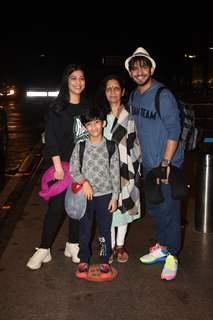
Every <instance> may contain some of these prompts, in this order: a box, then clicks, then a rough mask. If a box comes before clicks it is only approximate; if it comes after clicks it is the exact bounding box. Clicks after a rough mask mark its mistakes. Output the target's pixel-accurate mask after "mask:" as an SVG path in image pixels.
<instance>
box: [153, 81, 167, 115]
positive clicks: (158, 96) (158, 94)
mask: <svg viewBox="0 0 213 320" xmlns="http://www.w3.org/2000/svg"><path fill="white" fill-rule="evenodd" d="M164 89H166V87H165V86H162V87H159V88H158V90H157V92H156V95H155V110H156V112H157V114H158V115H159V117H160V118H161V115H160V93H161V91H163V90H164Z"/></svg>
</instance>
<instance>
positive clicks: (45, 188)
mask: <svg viewBox="0 0 213 320" xmlns="http://www.w3.org/2000/svg"><path fill="white" fill-rule="evenodd" d="M61 164H62V168H63V170H64V179H63V180H56V182H55V183H53V184H52V185H51V186H49V185H48V183H49V182H50V181H53V182H54V172H55V168H54V166H51V167H50V168H48V169H47V170H46V171H45V172H44V174H43V176H42V178H41V191H40V192H39V193H38V194H39V196H40V197H42V198H43V199H44V200H49V198H50V197H54V196H56V195H58V194H60V193H62V192H63V191H64V190H66V189H67V187H69V186H70V185H71V182H72V178H71V176H70V172H69V168H70V164H69V162H65V161H62V163H61Z"/></svg>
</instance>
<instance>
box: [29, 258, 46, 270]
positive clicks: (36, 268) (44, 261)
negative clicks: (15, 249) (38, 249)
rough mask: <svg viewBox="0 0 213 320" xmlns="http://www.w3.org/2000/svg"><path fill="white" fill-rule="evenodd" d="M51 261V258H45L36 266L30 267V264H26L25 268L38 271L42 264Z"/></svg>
mask: <svg viewBox="0 0 213 320" xmlns="http://www.w3.org/2000/svg"><path fill="white" fill-rule="evenodd" d="M51 260H52V257H49V258H45V259H44V260H43V261H42V262H41V263H40V264H38V265H36V266H31V265H30V264H28V263H27V264H26V266H27V267H28V268H29V269H31V270H38V269H40V268H41V267H42V264H43V263H48V262H50V261H51Z"/></svg>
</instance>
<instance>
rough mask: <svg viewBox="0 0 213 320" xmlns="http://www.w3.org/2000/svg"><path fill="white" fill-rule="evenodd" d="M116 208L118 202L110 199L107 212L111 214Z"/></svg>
mask: <svg viewBox="0 0 213 320" xmlns="http://www.w3.org/2000/svg"><path fill="white" fill-rule="evenodd" d="M117 207H118V200H116V199H111V200H110V202H109V205H108V210H109V211H110V212H111V213H113V212H114V211H115V210H116V209H117Z"/></svg>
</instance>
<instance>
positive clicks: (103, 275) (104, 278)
mask: <svg viewBox="0 0 213 320" xmlns="http://www.w3.org/2000/svg"><path fill="white" fill-rule="evenodd" d="M100 279H102V280H112V279H113V274H112V273H110V274H102V273H101V274H100Z"/></svg>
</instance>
